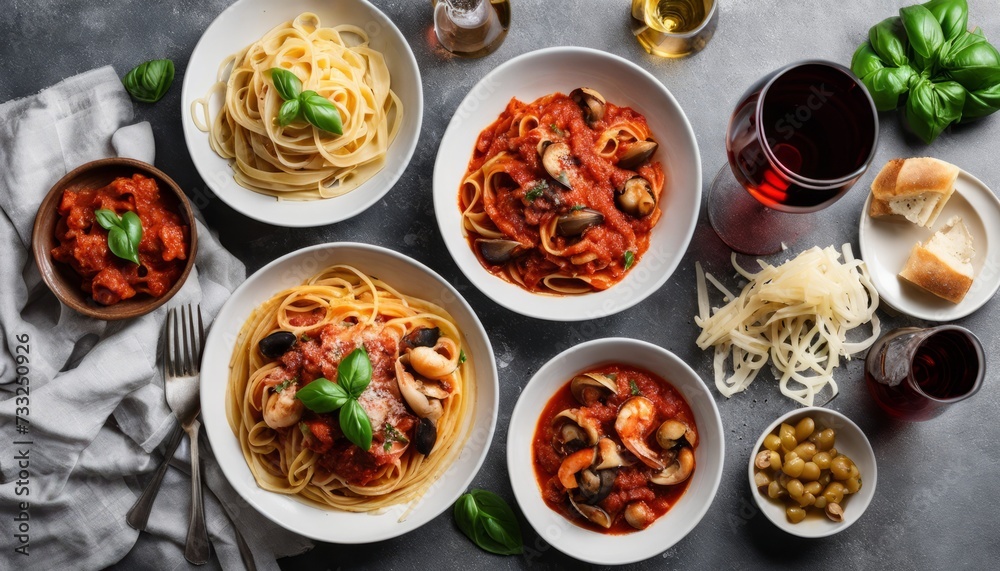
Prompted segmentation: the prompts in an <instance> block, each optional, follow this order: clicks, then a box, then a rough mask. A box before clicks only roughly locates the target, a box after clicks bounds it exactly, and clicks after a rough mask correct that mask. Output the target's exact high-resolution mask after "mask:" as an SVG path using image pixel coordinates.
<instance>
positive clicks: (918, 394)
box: [865, 325, 986, 421]
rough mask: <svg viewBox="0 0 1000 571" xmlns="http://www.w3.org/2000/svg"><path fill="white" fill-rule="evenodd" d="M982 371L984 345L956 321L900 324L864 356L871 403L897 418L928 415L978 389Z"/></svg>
mask: <svg viewBox="0 0 1000 571" xmlns="http://www.w3.org/2000/svg"><path fill="white" fill-rule="evenodd" d="M985 376H986V358H985V356H984V354H983V346H982V344H981V343H980V342H979V339H977V338H976V336H975V335H973V334H972V332H971V331H969V330H968V329H965V328H963V327H959V326H957V325H941V326H939V327H932V328H929V329H919V328H916V327H904V328H901V329H896V330H894V331H890V332H889V333H887V334H885V336H883V337H882V338H881V339H879V340H878V341H876V342H875V344H874V345H872V348H871V349H869V351H868V357H867V358H865V383H866V384H867V385H868V392H870V393H871V395H872V398H874V399H875V402H876V403H878V405H879V406H880V407H881V408H882V410H884V411H885V412H886V413H888V414H889V416H891V417H893V418H896V419H899V420H911V421H921V420H930V419H932V418H934V417H936V416H938V415H939V414H941V413H942V412H944V411H945V409H946V408H947V407H948V405H951V404H954V403H956V402H958V401H961V400H964V399H967V398H969V397H971V396H972V395H974V394H976V392H977V391H978V390H979V387H981V386H982V384H983V378H984V377H985Z"/></svg>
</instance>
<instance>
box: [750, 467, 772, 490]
mask: <svg viewBox="0 0 1000 571" xmlns="http://www.w3.org/2000/svg"><path fill="white" fill-rule="evenodd" d="M753 481H754V483H755V484H757V487H758V488H764V487H767V486H768V485H770V484H771V476H769V475H768V474H767V472H765V471H763V470H758V471H757V472H756V473H754V475H753Z"/></svg>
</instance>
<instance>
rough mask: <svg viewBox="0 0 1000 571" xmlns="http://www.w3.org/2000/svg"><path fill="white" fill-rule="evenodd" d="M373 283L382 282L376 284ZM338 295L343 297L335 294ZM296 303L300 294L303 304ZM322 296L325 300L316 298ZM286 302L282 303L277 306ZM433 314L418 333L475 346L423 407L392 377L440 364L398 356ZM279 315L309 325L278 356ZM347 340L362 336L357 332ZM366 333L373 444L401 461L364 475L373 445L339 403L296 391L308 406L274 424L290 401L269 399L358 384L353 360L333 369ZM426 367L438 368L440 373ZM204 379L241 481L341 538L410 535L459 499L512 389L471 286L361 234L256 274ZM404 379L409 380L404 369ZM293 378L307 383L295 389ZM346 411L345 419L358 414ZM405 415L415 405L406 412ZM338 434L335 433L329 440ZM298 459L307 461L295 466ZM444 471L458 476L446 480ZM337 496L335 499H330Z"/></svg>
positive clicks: (209, 352)
mask: <svg viewBox="0 0 1000 571" xmlns="http://www.w3.org/2000/svg"><path fill="white" fill-rule="evenodd" d="M376 276H377V277H376ZM373 291H376V292H377V295H376V296H372V295H371V292H373ZM327 299H329V300H330V301H329V303H326V302H325V301H324V300H327ZM296 307H297V308H299V310H300V311H298V313H296V310H295V308H296ZM288 308H292V311H291V312H290V313H289V312H288ZM314 308H318V309H316V310H315V311H312V310H313V309H314ZM366 308H367V309H366ZM372 308H374V309H372ZM275 312H277V315H278V317H276V318H274V317H269V316H272V315H275ZM282 312H284V314H282ZM369 313H370V314H371V315H369ZM289 315H290V317H289ZM368 317H372V319H370V320H369V319H368ZM275 319H276V320H277V321H276V322H275V321H274V320H275ZM413 324H416V327H415V328H414V327H412V325H413ZM431 325H434V326H435V327H433V329H434V331H433V335H432V336H433V337H434V339H431V340H429V341H428V342H427V343H416V344H415V345H414V347H415V346H417V345H426V347H424V350H425V352H427V351H429V350H430V346H431V345H432V344H435V342H436V344H437V345H441V344H443V343H444V341H447V344H448V346H449V347H450V351H451V352H452V353H454V355H453V357H455V358H456V359H458V356H459V355H461V359H460V360H458V361H457V367H458V368H456V369H454V374H450V373H451V372H452V370H451V369H450V368H449V371H447V373H449V374H448V375H438V378H441V379H447V381H448V383H442V384H441V385H440V386H439V387H438V388H439V389H440V388H441V386H443V387H444V388H445V389H447V391H448V393H447V394H444V395H437V396H438V397H439V398H441V402H440V403H438V404H437V405H435V403H434V402H430V403H428V401H434V400H435V399H430V398H429V397H426V398H424V400H423V404H424V405H428V404H430V405H435V406H437V409H436V410H435V409H434V408H433V406H431V407H429V408H428V410H427V411H423V410H421V409H418V408H416V407H413V406H411V405H410V404H409V403H411V401H410V400H409V397H408V396H407V393H406V392H405V390H403V391H402V392H403V394H402V396H400V391H393V390H390V389H388V388H387V387H386V386H385V385H384V381H390V382H394V381H395V378H396V377H395V375H396V374H399V373H402V372H405V376H407V377H408V380H409V382H410V383H412V381H413V379H412V378H409V376H411V375H412V376H416V375H417V374H418V373H420V374H425V373H426V370H425V369H418V363H417V361H416V359H417V357H416V352H415V350H414V351H409V350H407V352H406V359H405V360H403V364H399V363H398V362H397V363H395V365H396V366H398V367H402V369H396V368H394V367H393V364H394V361H396V355H395V354H394V353H393V351H395V350H396V349H395V348H396V347H397V345H398V347H399V351H400V354H402V353H403V350H404V349H403V346H404V345H405V344H407V343H408V339H410V338H411V337H412V336H413V335H414V329H415V330H416V331H417V333H428V332H429V330H428V327H429V326H431ZM275 329H280V330H281V331H282V332H284V331H285V330H290V331H293V332H294V334H295V336H294V339H295V340H294V344H293V345H292V346H291V347H290V348H283V349H281V350H280V351H281V354H282V356H281V358H280V359H277V360H276V359H275V358H273V357H271V356H267V355H264V353H265V351H264V350H263V347H262V346H261V345H260V343H259V340H260V339H261V338H266V337H267V336H269V335H270V334H271V333H273V332H274V331H275ZM352 331H357V332H358V333H357V334H354V333H352ZM306 332H308V333H306ZM345 336H346V337H345ZM352 339H353V341H352ZM345 340H346V341H347V342H348V345H351V346H350V347H349V346H347V345H343V342H344V341H345ZM327 341H330V344H329V345H327V344H326V343H327ZM362 345H363V348H364V349H365V352H366V353H367V355H369V356H370V359H369V361H370V363H371V369H370V370H369V377H370V380H371V383H370V385H367V388H365V389H363V390H361V391H358V393H359V394H360V397H359V398H358V399H357V401H359V402H360V403H361V404H363V405H364V406H363V408H364V409H365V410H366V411H367V416H366V418H370V426H371V430H370V432H369V438H370V442H371V444H370V448H369V449H368V450H367V452H364V454H365V455H370V456H371V459H372V460H374V459H376V458H381V459H383V460H388V461H389V463H388V464H386V466H385V467H386V471H385V474H381V473H380V474H377V475H376V474H372V475H370V476H371V477H365V478H364V479H365V480H366V481H363V482H360V483H359V482H357V481H355V480H354V479H352V478H354V477H355V475H357V474H358V472H357V467H358V466H361V467H367V466H370V465H369V464H362V463H357V464H356V465H353V466H352V465H348V464H345V463H344V462H345V459H348V460H349V457H353V458H359V456H358V455H359V454H362V452H361V451H359V450H353V448H354V447H355V445H354V444H353V443H352V442H353V440H351V442H347V441H346V440H345V438H346V439H351V438H352V436H349V435H348V433H349V432H350V431H349V430H348V429H347V427H346V425H343V424H338V422H337V421H336V419H337V418H338V417H337V416H336V413H335V412H332V413H329V414H320V412H314V411H313V404H311V403H310V402H306V401H307V399H305V398H303V399H299V400H301V401H303V402H305V405H304V407H305V409H303V405H301V404H297V405H296V406H298V407H299V410H298V414H299V416H295V418H293V419H292V420H291V421H290V422H279V423H278V424H277V425H274V428H273V429H272V428H271V427H272V425H273V423H272V420H273V419H274V418H278V416H279V415H281V414H285V415H287V414H288V413H287V411H284V412H278V413H273V414H272V415H271V416H268V413H269V412H271V405H272V404H280V403H278V401H279V400H280V397H281V396H289V395H291V396H295V395H296V394H302V393H301V391H303V390H304V387H309V386H311V385H313V384H316V383H321V382H327V381H325V379H326V378H330V379H331V380H334V381H336V382H337V383H339V384H340V385H342V386H348V384H347V382H346V381H345V379H346V376H345V375H346V373H343V369H341V367H340V365H339V364H337V365H336V369H334V370H327V369H329V367H328V366H329V365H330V364H331V363H332V362H331V361H330V359H335V360H338V361H340V363H344V362H346V361H347V360H348V359H347V358H345V355H346V354H347V353H348V351H350V353H351V354H354V353H356V352H357V351H356V350H355V351H351V349H352V348H356V349H361V348H362ZM390 345H391V347H390ZM336 347H341V348H344V349H345V350H344V352H343V353H344V354H345V355H337V356H336V357H330V358H327V357H325V356H324V355H326V354H327V353H329V352H330V351H329V350H330V349H333V350H334V352H336ZM321 349H322V351H321ZM317 358H318V359H319V360H318V361H316V359H317ZM301 359H306V360H307V361H308V360H309V359H313V360H314V362H315V363H316V364H317V366H319V367H321V368H322V370H323V371H325V373H324V374H322V379H321V378H313V377H316V376H319V375H320V372H319V371H314V372H313V373H307V369H308V367H305V366H301V367H300V366H299V365H298V363H299V361H300V360H301ZM324 359H325V361H324ZM291 361H295V363H296V364H294V365H292V364H291ZM404 365H405V367H404ZM289 366H294V367H298V368H297V369H295V370H296V371H299V372H298V373H296V375H297V376H296V378H294V379H291V378H290V379H288V380H287V381H286V382H283V383H281V384H280V385H279V386H278V387H274V386H273V382H272V381H274V380H279V379H276V377H275V375H280V374H281V372H282V370H283V368H284V369H285V370H288V369H287V368H288V367H289ZM380 371H381V372H380ZM394 371H396V372H394ZM421 371H423V372H421ZM397 372H398V373H397ZM306 375H309V376H308V378H307V377H306ZM418 378H420V379H423V382H424V383H427V382H429V378H424V377H418ZM202 379H204V381H205V382H203V383H202V385H201V404H202V416H203V422H204V425H205V428H206V432H207V434H208V438H209V440H210V442H211V445H212V449H213V451H214V453H215V456H216V459H217V460H218V462H219V465H220V466H221V467H222V470H223V473H224V474H225V475H226V477H227V479H228V480H229V482H230V483H231V484H232V485H233V487H234V488H235V489H236V491H237V492H238V493H239V494H240V495H241V496H242V497H243V499H245V500H246V501H247V503H249V504H250V505H251V506H253V507H254V509H256V510H258V511H259V512H260V513H262V514H263V515H265V516H266V517H268V518H269V519H271V520H272V521H274V522H275V523H278V524H279V525H282V526H283V527H285V528H287V529H289V530H291V531H294V532H296V533H299V534H301V535H304V536H307V537H311V538H313V539H317V540H320V541H328V542H334V543H367V542H372V541H381V540H384V539H388V538H392V537H396V536H398V535H402V534H404V533H407V532H409V531H412V530H413V529H416V528H417V527H419V526H421V525H423V524H424V523H427V522H428V521H430V520H431V519H433V518H434V517H436V516H438V515H439V514H440V513H441V512H442V511H444V510H446V509H448V508H449V507H450V506H451V505H452V504H453V503H454V501H455V500H456V499H457V498H458V496H459V495H460V494H461V493H462V492H463V491H465V489H466V487H467V486H468V484H469V483H470V482H471V481H472V478H473V477H474V476H475V475H476V473H477V472H478V470H479V467H480V466H481V464H482V462H483V459H484V458H485V456H486V453H487V451H488V449H489V443H490V441H491V439H492V434H493V430H494V428H495V425H496V418H497V410H498V403H499V389H498V382H497V370H496V362H495V360H494V356H493V351H492V347H491V345H490V342H489V339H488V337H487V335H486V332H485V331H484V330H483V328H482V325H481V324H480V322H479V320H478V318H477V317H476V315H475V313H474V312H473V310H472V309H471V307H470V306H469V305H468V304H467V303H466V302H465V300H464V299H462V297H461V296H460V295H459V294H458V292H457V291H456V290H455V289H454V288H453V287H452V286H451V285H449V284H448V283H447V282H445V281H444V280H443V279H442V278H441V277H439V276H438V275H437V274H435V273H434V272H433V271H432V270H430V269H428V268H427V267H426V266H423V265H422V264H420V263H419V262H416V261H413V260H412V259H410V258H408V257H406V256H403V255H402V254H398V253H396V252H394V251H392V250H388V249H385V248H380V247H376V246H370V245H365V244H357V243H334V244H322V245H317V246H312V247H308V248H304V249H301V250H298V251H296V252H292V253H290V254H288V255H286V256H283V257H282V258H279V259H277V260H275V261H274V262H272V263H270V264H268V265H267V266H265V267H264V268H262V269H260V270H259V271H257V272H256V273H255V274H254V275H252V276H251V277H250V278H248V279H247V281H246V282H244V283H243V284H242V285H241V286H240V287H239V288H238V289H237V290H236V291H235V292H234V293H233V295H232V297H230V299H229V300H228V301H227V302H226V304H225V305H224V306H223V308H222V310H221V311H220V312H219V315H218V317H217V318H216V319H215V321H214V323H213V324H212V326H211V329H210V331H209V336H208V340H207V342H206V346H205V351H204V360H203V363H202ZM380 379H381V380H380ZM380 383H382V384H380ZM331 384H332V383H331ZM258 387H259V388H258ZM400 388H401V389H405V387H403V385H402V382H401V381H400ZM289 389H292V390H294V391H295V392H293V393H288V391H289ZM393 393H395V397H393V396H392V394H393ZM432 394H433V393H432ZM379 399H381V400H382V401H384V402H383V403H382V404H384V406H381V404H380V402H379ZM442 403H443V405H444V406H443V407H442V406H441V404H442ZM285 404H288V403H285ZM275 410H279V408H278V407H276V408H275ZM392 410H396V413H393V412H392ZM386 411H388V413H387V412H386ZM386 414H388V416H386ZM339 418H340V422H341V423H342V422H343V421H344V420H343V419H344V416H343V415H341V416H340V417H339ZM406 418H409V419H410V421H406V420H405V419H406ZM427 418H429V419H431V420H433V424H434V425H435V426H436V433H437V436H436V442H435V441H433V440H432V442H434V444H433V448H431V449H430V452H426V451H419V452H418V450H420V449H419V445H418V444H417V438H419V437H420V435H419V434H418V433H417V430H418V429H417V428H416V425H417V424H418V421H419V422H424V421H425V420H426V419H427ZM399 419H404V421H403V423H402V424H401V423H400V422H399ZM324 423H325V425H326V426H327V427H328V428H329V429H330V430H327V431H326V434H324V433H323V431H321V430H318V429H317V428H323V427H322V426H320V425H322V424H324ZM390 423H391V424H390ZM389 426H393V428H389ZM285 427H287V428H285ZM397 428H398V430H397ZM331 430H332V431H333V437H332V438H330V431H331ZM324 436H325V437H326V438H327V440H328V441H329V442H327V444H330V445H332V447H331V446H325V447H324V446H322V437H324ZM411 443H412V444H411ZM317 445H319V446H317ZM383 445H384V446H383ZM345 452H347V453H348V454H347V456H345V455H344V453H345ZM350 453H355V454H354V455H353V456H352V455H351V454H350ZM293 458H294V462H293V460H292V459H293ZM366 458H367V456H366ZM288 465H294V466H296V467H298V468H299V469H298V470H294V471H291V472H289V471H288V470H287V469H286V466H288ZM341 467H344V468H343V469H341ZM376 476H377V477H376ZM383 476H384V477H383ZM310 479H311V481H307V480H310ZM369 481H370V484H371V485H369ZM442 482H447V485H446V486H444V487H442V486H441V485H440V484H441V483H442ZM296 486H298V489H295V487H296ZM366 486H367V488H366ZM327 498H329V499H331V500H332V501H325V499H327Z"/></svg>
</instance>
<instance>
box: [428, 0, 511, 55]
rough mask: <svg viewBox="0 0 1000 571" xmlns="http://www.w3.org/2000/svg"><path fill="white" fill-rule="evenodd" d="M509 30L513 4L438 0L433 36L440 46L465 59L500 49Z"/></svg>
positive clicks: (504, 0) (507, 1)
mask: <svg viewBox="0 0 1000 571" xmlns="http://www.w3.org/2000/svg"><path fill="white" fill-rule="evenodd" d="M509 27H510V0H435V2H434V32H435V34H436V35H437V39H438V41H439V42H440V43H441V46H442V47H444V48H445V49H446V50H448V51H449V52H451V53H453V54H455V55H457V56H462V57H482V56H485V55H486V54H489V53H491V52H492V51H493V50H495V49H497V47H499V46H500V44H501V43H503V40H504V38H506V37H507V29H508V28H509Z"/></svg>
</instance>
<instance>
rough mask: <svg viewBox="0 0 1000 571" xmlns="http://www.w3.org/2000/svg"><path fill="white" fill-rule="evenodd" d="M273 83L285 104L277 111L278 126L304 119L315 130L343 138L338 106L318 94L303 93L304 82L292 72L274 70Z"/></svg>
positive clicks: (272, 71) (277, 68) (278, 68)
mask: <svg viewBox="0 0 1000 571" xmlns="http://www.w3.org/2000/svg"><path fill="white" fill-rule="evenodd" d="M271 82H272V83H274V88H275V89H276V90H277V91H278V95H280V96H281V99H282V100H284V103H282V104H281V108H280V109H279V110H278V124H279V125H281V126H282V127H284V126H285V125H289V124H291V123H292V122H294V121H298V120H300V119H302V118H305V120H306V121H308V122H309V124H311V125H312V126H314V127H316V128H317V129H322V130H323V131H327V132H329V133H333V134H335V135H343V134H344V127H343V125H342V124H341V121H340V111H338V110H337V106H336V105H334V104H333V103H331V102H330V100H329V99H327V98H326V97H323V96H322V95H320V94H319V93H316V92H315V91H302V81H300V80H299V78H298V77H297V76H296V75H295V74H294V73H292V72H290V71H288V70H287V69H282V68H280V67H274V68H271Z"/></svg>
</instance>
